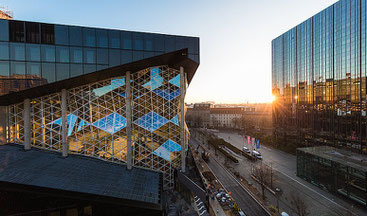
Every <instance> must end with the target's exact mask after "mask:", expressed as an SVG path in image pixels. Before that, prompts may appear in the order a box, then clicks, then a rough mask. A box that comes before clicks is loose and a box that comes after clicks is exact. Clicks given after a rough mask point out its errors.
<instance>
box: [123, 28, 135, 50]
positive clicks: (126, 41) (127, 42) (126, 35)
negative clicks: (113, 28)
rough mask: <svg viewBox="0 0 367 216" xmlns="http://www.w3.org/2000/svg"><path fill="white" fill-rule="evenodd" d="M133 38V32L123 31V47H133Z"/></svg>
mask: <svg viewBox="0 0 367 216" xmlns="http://www.w3.org/2000/svg"><path fill="white" fill-rule="evenodd" d="M131 42H132V39H131V32H124V31H123V32H121V45H122V49H131V48H132V43H131Z"/></svg>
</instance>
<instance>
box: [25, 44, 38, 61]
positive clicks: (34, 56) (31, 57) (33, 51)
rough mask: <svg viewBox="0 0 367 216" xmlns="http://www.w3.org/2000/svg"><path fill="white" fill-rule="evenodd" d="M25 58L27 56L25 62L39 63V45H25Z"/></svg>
mask: <svg viewBox="0 0 367 216" xmlns="http://www.w3.org/2000/svg"><path fill="white" fill-rule="evenodd" d="M26 56H27V61H40V59H41V51H40V45H37V44H27V45H26Z"/></svg>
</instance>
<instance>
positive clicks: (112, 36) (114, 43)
mask: <svg viewBox="0 0 367 216" xmlns="http://www.w3.org/2000/svg"><path fill="white" fill-rule="evenodd" d="M108 39H109V44H110V46H109V47H110V48H116V49H120V32H119V31H108Z"/></svg>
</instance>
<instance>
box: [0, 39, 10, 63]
mask: <svg viewBox="0 0 367 216" xmlns="http://www.w3.org/2000/svg"><path fill="white" fill-rule="evenodd" d="M0 60H9V44H8V43H7V42H0Z"/></svg>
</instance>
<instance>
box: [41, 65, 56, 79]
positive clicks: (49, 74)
mask: <svg viewBox="0 0 367 216" xmlns="http://www.w3.org/2000/svg"><path fill="white" fill-rule="evenodd" d="M42 78H43V79H45V80H47V83H52V82H55V80H56V73H55V64H51V63H42Z"/></svg>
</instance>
